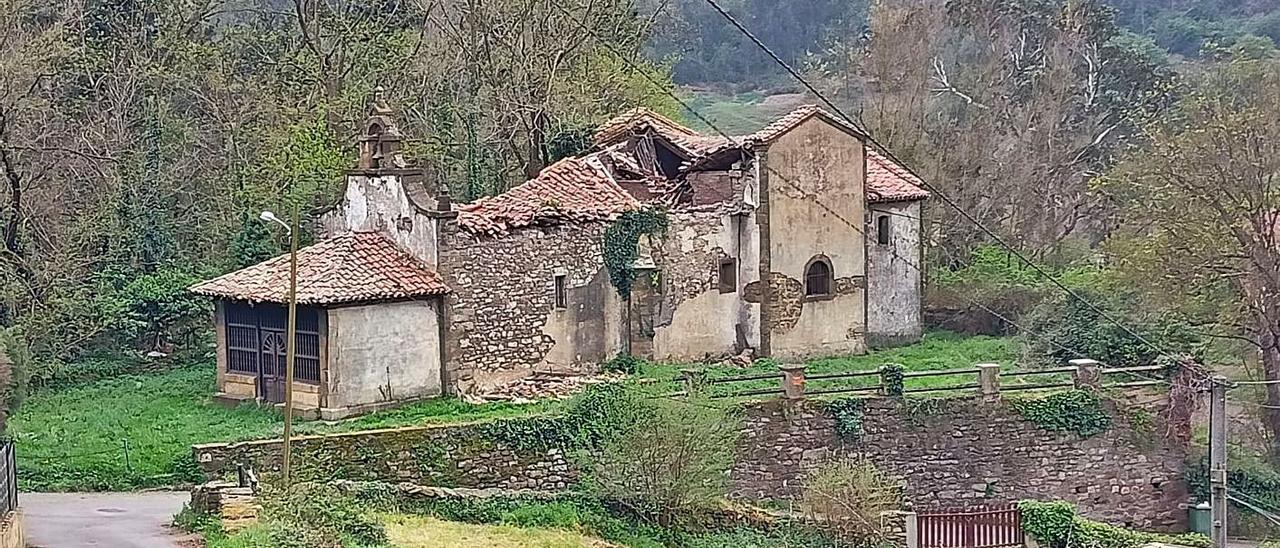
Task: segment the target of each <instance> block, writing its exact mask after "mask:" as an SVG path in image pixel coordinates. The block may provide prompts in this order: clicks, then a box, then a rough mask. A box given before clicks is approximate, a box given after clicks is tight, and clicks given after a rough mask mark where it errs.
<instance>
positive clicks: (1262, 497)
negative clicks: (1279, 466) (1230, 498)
mask: <svg viewBox="0 0 1280 548" xmlns="http://www.w3.org/2000/svg"><path fill="white" fill-rule="evenodd" d="M1231 462H1232V465H1231V467H1230V468H1229V469H1228V470H1227V488H1228V489H1230V490H1231V491H1235V492H1237V493H1240V494H1242V495H1244V496H1243V497H1241V498H1246V500H1251V501H1257V505H1258V506H1262V507H1266V508H1280V470H1276V469H1274V468H1271V467H1270V466H1267V464H1266V463H1263V462H1259V461H1257V460H1254V459H1249V458H1243V457H1238V456H1237V455H1231ZM1186 479H1187V487H1188V490H1189V491H1190V492H1191V494H1192V495H1193V496H1196V497H1199V499H1200V500H1209V458H1208V456H1207V455H1206V456H1204V457H1202V458H1200V459H1196V460H1194V461H1192V462H1191V463H1189V464H1188V465H1187V471H1186ZM1232 505H1233V506H1235V509H1236V510H1237V512H1236V514H1237V516H1238V517H1239V518H1241V522H1240V523H1238V524H1233V530H1235V531H1237V532H1240V533H1242V534H1255V535H1258V536H1263V535H1268V534H1269V535H1280V526H1277V525H1275V524H1272V523H1270V522H1267V521H1266V520H1265V519H1257V520H1254V519H1250V518H1253V517H1261V516H1257V515H1256V514H1255V513H1254V511H1253V510H1250V509H1248V508H1245V507H1243V506H1241V505H1239V504H1237V503H1235V502H1232Z"/></svg>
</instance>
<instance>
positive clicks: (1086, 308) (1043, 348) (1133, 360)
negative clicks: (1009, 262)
mask: <svg viewBox="0 0 1280 548" xmlns="http://www.w3.org/2000/svg"><path fill="white" fill-rule="evenodd" d="M1077 293H1078V294H1080V295H1081V296H1082V297H1083V298H1084V299H1086V300H1087V301H1088V302H1089V304H1086V303H1085V302H1082V301H1081V300H1080V299H1077V298H1074V297H1071V296H1070V295H1066V294H1061V295H1058V296H1057V297H1055V298H1053V299H1052V300H1049V301H1046V302H1044V303H1042V304H1041V305H1039V306H1037V307H1036V309H1035V310H1034V311H1033V312H1032V314H1031V315H1030V316H1029V317H1028V319H1027V321H1026V322H1025V324H1024V325H1025V326H1026V328H1027V329H1028V330H1029V331H1031V332H1032V333H1035V336H1028V337H1027V344H1028V348H1029V349H1030V350H1031V353H1032V354H1033V355H1036V356H1045V357H1046V358H1047V360H1046V361H1048V362H1049V363H1057V364H1061V363H1063V362H1066V361H1067V360H1072V359H1075V358H1079V357H1088V358H1093V359H1096V360H1099V361H1102V362H1105V363H1106V364H1107V365H1110V366H1112V367H1131V366H1140V365H1151V364H1153V363H1156V360H1157V358H1158V357H1159V355H1160V350H1164V351H1167V352H1173V353H1179V354H1189V355H1197V354H1199V352H1200V350H1201V346H1202V345H1203V341H1202V340H1201V338H1200V336H1199V335H1198V334H1196V333H1195V332H1194V331H1193V330H1192V329H1191V327H1190V326H1189V325H1187V324H1186V323H1184V322H1180V321H1177V320H1175V319H1170V318H1168V317H1167V316H1161V317H1160V318H1159V319H1157V320H1155V321H1154V322H1148V321H1146V318H1144V317H1142V316H1141V315H1140V314H1138V313H1137V311H1136V306H1135V305H1134V301H1135V299H1134V298H1133V297H1131V296H1128V295H1116V294H1106V293H1103V292H1100V291H1094V290H1078V291H1077ZM1090 304H1092V305H1093V306H1090ZM1094 306H1096V307H1097V310H1095V309H1094ZM1099 310H1101V311H1102V312H1105V313H1106V314H1105V316H1104V314H1103V313H1100V312H1099ZM1107 317H1110V318H1113V319H1115V320H1117V321H1119V322H1120V323H1123V324H1124V325H1125V326H1126V327H1128V328H1129V329H1130V330H1132V331H1134V332H1135V333H1137V334H1138V335H1139V336H1140V337H1142V339H1143V340H1140V339H1138V338H1137V337H1134V335H1133V334H1131V333H1129V331H1126V330H1125V329H1124V328H1121V327H1120V326H1118V325H1116V324H1115V323H1113V322H1112V321H1111V320H1109V319H1107ZM1144 340H1145V341H1150V342H1151V343H1152V344H1150V345H1149V344H1147V343H1146V342H1144ZM1050 341H1052V342H1050ZM1153 345H1154V346H1155V348H1153Z"/></svg>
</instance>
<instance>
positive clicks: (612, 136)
mask: <svg viewBox="0 0 1280 548" xmlns="http://www.w3.org/2000/svg"><path fill="white" fill-rule="evenodd" d="M645 129H651V130H653V132H654V133H656V134H658V135H659V136H661V137H662V138H664V139H666V140H667V141H670V142H671V144H674V145H676V146H677V147H679V148H680V149H682V150H683V151H684V153H685V154H687V155H689V156H700V155H702V154H705V153H706V152H708V151H710V150H712V149H716V148H720V147H722V146H724V145H725V144H726V143H728V142H729V140H728V139H725V138H724V137H713V136H709V135H703V134H701V133H698V132H696V131H694V130H692V129H689V128H688V127H685V126H683V125H681V124H680V123H678V122H676V121H674V120H672V119H670V118H667V117H666V116H663V115H661V114H658V113H656V112H654V111H652V110H649V109H646V108H633V109H631V110H628V111H626V112H624V113H622V114H619V115H617V116H614V117H613V118H611V119H610V120H609V121H607V122H605V123H603V124H601V125H600V127H599V128H597V129H596V133H595V136H594V137H593V141H594V142H595V144H596V146H599V147H605V146H609V145H612V144H616V143H619V142H622V141H625V140H627V139H628V138H630V137H631V134H632V133H634V132H636V131H642V130H645Z"/></svg>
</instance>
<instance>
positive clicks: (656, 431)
mask: <svg viewBox="0 0 1280 548" xmlns="http://www.w3.org/2000/svg"><path fill="white" fill-rule="evenodd" d="M649 410H650V413H651V414H649V415H647V416H643V417H641V418H640V420H638V421H636V422H635V423H634V424H631V425H629V427H627V428H625V429H621V430H618V431H616V433H615V435H609V436H605V437H603V438H602V443H601V445H600V446H599V449H598V450H594V451H583V452H581V453H580V454H579V455H578V460H579V462H580V463H581V465H582V470H583V476H584V478H583V479H584V483H585V485H586V486H587V488H588V489H589V490H590V491H591V492H593V493H594V494H596V495H598V496H600V497H603V498H606V499H610V500H618V501H623V502H624V503H625V504H626V505H628V506H630V507H632V508H633V509H635V510H637V511H638V512H640V513H641V514H649V515H652V516H654V517H655V518H656V519H657V520H658V522H659V523H662V524H669V523H671V522H672V521H673V518H674V517H676V516H679V515H681V514H682V513H684V512H686V511H688V510H691V509H694V508H697V507H701V506H706V505H709V504H711V503H713V502H715V501H716V500H718V499H719V498H720V497H723V496H724V495H725V493H726V491H727V490H728V483H729V469H730V467H732V466H733V455H734V447H735V445H736V443H737V440H738V434H739V424H740V420H739V418H738V417H737V416H736V414H734V413H733V412H731V411H729V410H728V409H726V408H722V407H716V406H713V405H710V404H708V403H706V402H701V401H697V400H683V401H677V400H666V399H661V400H650V402H649Z"/></svg>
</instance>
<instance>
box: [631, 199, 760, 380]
mask: <svg viewBox="0 0 1280 548" xmlns="http://www.w3.org/2000/svg"><path fill="white" fill-rule="evenodd" d="M726 210H727V208H726V207H718V206H717V207H704V208H699V209H694V210H682V211H674V212H671V213H670V214H669V220H670V227H669V228H668V229H667V231H666V234H665V235H664V236H663V237H662V238H661V239H660V242H661V245H660V247H659V248H658V249H655V250H654V255H655V257H654V260H655V262H656V264H657V266H658V268H659V269H660V271H661V273H662V276H661V279H662V291H661V296H660V298H659V299H657V302H656V306H657V307H658V310H657V311H656V313H655V314H654V315H655V318H656V319H655V321H654V326H655V328H654V345H653V348H654V352H653V356H652V358H653V359H657V360H663V361H666V360H672V361H676V360H701V359H705V358H708V357H717V356H723V355H729V354H735V353H737V352H739V351H741V350H742V348H744V347H755V346H757V345H758V344H759V323H760V320H759V305H758V304H751V303H748V302H746V301H745V300H744V299H743V298H742V296H743V294H744V292H743V288H744V287H745V286H746V285H747V284H748V283H751V282H753V281H755V280H756V279H757V278H758V277H759V275H760V273H759V268H758V266H757V263H756V260H757V252H756V251H755V249H757V248H758V245H759V244H758V239H757V235H756V225H755V221H754V220H753V219H752V218H751V216H750V215H731V214H729V213H728V212H727V211H726ZM753 244H754V245H753ZM729 260H731V261H733V265H734V270H735V275H734V280H733V281H734V283H733V287H732V288H725V289H724V290H722V289H721V288H720V284H719V268H720V264H721V262H722V261H729Z"/></svg>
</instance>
